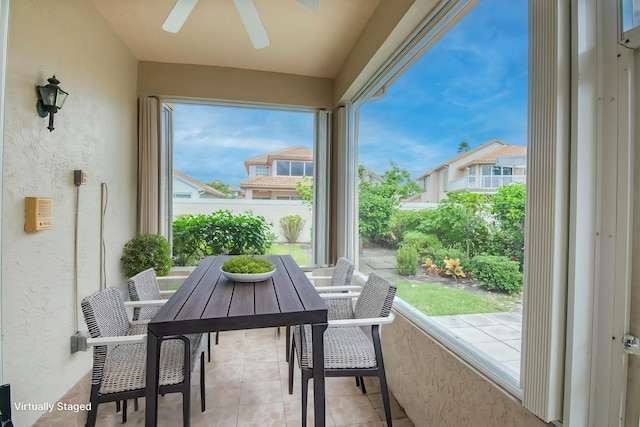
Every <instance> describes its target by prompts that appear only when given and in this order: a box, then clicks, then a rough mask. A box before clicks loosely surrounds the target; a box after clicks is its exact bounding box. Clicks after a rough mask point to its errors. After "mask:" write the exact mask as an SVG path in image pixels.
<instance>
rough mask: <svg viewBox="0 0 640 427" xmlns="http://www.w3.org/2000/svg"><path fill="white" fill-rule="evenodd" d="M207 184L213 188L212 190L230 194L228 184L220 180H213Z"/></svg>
mask: <svg viewBox="0 0 640 427" xmlns="http://www.w3.org/2000/svg"><path fill="white" fill-rule="evenodd" d="M207 185H208V186H209V187H211V188H213V189H214V190H218V191H219V192H221V193H224V194H226V195H227V196H230V195H231V191H230V190H229V184H225V183H224V182H220V181H213V182H210V183H208V184H207Z"/></svg>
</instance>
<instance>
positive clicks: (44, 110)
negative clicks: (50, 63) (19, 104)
mask: <svg viewBox="0 0 640 427" xmlns="http://www.w3.org/2000/svg"><path fill="white" fill-rule="evenodd" d="M47 81H48V82H49V84H48V85H45V86H36V91H37V92H38V103H37V104H36V110H37V111H38V115H39V116H40V117H47V114H48V115H49V126H47V129H49V132H51V131H52V130H53V129H54V128H53V115H54V114H55V113H57V112H58V110H59V109H61V108H62V104H64V101H65V99H67V95H69V94H68V93H67V92H65V91H63V90H62V89H60V88H59V87H58V84H59V83H60V81H59V80H58V79H56V76H55V75H54V76H53V77H52V78H50V79H47Z"/></svg>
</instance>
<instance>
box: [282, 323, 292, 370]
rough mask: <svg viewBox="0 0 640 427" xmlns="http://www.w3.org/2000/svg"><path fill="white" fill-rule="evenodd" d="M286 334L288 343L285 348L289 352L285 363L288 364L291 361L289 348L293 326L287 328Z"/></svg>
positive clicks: (286, 353) (286, 354)
mask: <svg viewBox="0 0 640 427" xmlns="http://www.w3.org/2000/svg"><path fill="white" fill-rule="evenodd" d="M285 334H287V338H286V343H285V346H286V348H287V351H286V352H285V356H284V357H285V359H286V360H285V361H286V362H288V361H289V351H288V350H289V346H290V345H291V326H287V327H286V328H285Z"/></svg>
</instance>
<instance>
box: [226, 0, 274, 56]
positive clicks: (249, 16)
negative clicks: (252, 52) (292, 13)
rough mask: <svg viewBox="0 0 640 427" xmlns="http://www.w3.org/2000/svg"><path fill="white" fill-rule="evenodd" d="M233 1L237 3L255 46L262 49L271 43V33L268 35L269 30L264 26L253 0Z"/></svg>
mask: <svg viewBox="0 0 640 427" xmlns="http://www.w3.org/2000/svg"><path fill="white" fill-rule="evenodd" d="M233 3H234V4H235V5H236V9H237V10H238V13H239V14H240V19H242V23H243V24H244V26H245V28H246V29H247V33H248V34H249V38H250V39H251V43H252V44H253V47H255V48H256V49H262V48H265V47H267V46H269V45H270V44H271V41H270V40H269V35H267V30H266V29H265V28H264V24H263V23H262V19H260V15H259V14H258V9H256V5H255V4H254V3H253V0H233Z"/></svg>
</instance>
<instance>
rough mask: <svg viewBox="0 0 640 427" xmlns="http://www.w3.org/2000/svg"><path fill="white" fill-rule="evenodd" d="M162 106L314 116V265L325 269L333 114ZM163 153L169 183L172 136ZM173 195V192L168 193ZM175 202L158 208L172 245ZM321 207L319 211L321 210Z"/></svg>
mask: <svg viewBox="0 0 640 427" xmlns="http://www.w3.org/2000/svg"><path fill="white" fill-rule="evenodd" d="M160 101H161V103H162V104H172V103H181V104H200V105H210V106H214V107H240V108H254V109H259V110H281V111H293V112H305V113H311V114H313V116H314V118H313V120H314V129H313V141H314V142H313V152H314V158H313V162H312V170H313V175H312V176H311V177H312V178H313V182H314V188H313V190H314V194H313V200H314V203H313V205H312V219H313V221H312V227H311V230H312V234H313V237H312V260H313V263H314V264H318V265H326V264H327V263H328V262H329V239H328V236H329V232H328V230H329V212H330V206H331V204H330V203H331V202H330V199H329V193H328V191H329V190H328V188H329V180H330V176H329V169H330V168H329V159H330V146H331V132H329V129H330V127H331V112H329V111H326V110H322V109H317V108H304V107H294V106H283V105H278V104H253V103H246V102H230V101H223V100H209V101H206V102H205V101H202V100H199V101H194V100H190V99H185V98H172V97H167V98H162V99H161V100H160ZM172 120H173V117H172V115H169V116H168V117H164V116H163V117H162V118H161V123H160V124H159V126H161V127H162V126H164V125H165V124H166V123H168V122H170V121H172ZM162 150H163V153H164V155H165V156H166V158H167V161H166V162H164V163H163V164H162V165H161V170H160V174H161V175H162V179H164V180H166V181H168V182H169V187H170V185H171V184H170V183H171V181H172V177H173V137H172V133H170V135H168V137H166V138H164V142H163V145H162ZM267 169H268V170H269V171H270V172H271V168H269V167H268V166H267ZM169 191H170V194H171V193H172V189H169ZM172 202H173V198H171V197H169V198H167V199H166V200H164V201H163V203H162V205H161V206H160V207H159V210H160V212H161V216H162V219H163V226H165V227H166V229H167V230H168V231H167V233H166V234H165V235H166V237H167V238H168V240H169V241H170V242H171V241H172V239H171V229H172V221H173V219H172V217H173V216H172V214H171V212H172ZM318 207H320V208H318Z"/></svg>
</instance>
